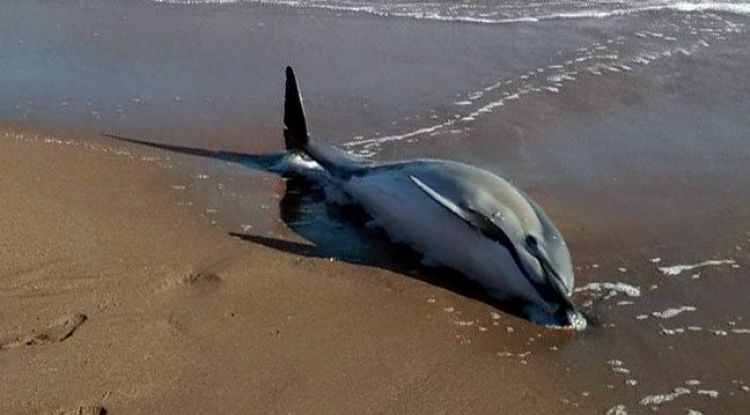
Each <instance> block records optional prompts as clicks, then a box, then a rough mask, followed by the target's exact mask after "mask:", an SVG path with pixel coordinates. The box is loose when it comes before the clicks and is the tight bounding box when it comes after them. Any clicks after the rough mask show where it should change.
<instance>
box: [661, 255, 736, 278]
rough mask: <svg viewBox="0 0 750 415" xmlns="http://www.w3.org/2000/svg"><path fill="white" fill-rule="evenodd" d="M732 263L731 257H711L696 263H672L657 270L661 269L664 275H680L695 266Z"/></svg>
mask: <svg viewBox="0 0 750 415" xmlns="http://www.w3.org/2000/svg"><path fill="white" fill-rule="evenodd" d="M734 263H735V261H734V260H733V259H711V260H708V261H703V262H700V263H698V264H690V265H672V266H670V267H659V271H661V273H662V274H664V275H680V274H682V273H683V272H685V271H690V270H692V269H696V268H701V267H707V266H716V265H731V264H734Z"/></svg>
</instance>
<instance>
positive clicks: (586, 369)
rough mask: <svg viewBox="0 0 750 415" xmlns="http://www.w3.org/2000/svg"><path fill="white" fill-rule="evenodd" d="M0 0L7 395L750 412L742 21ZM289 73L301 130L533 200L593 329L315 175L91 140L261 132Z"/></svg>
mask: <svg viewBox="0 0 750 415" xmlns="http://www.w3.org/2000/svg"><path fill="white" fill-rule="evenodd" d="M0 9H1V10H3V11H5V12H7V13H0V35H2V36H0V51H3V52H4V58H3V60H0V74H2V75H0V83H1V84H2V85H3V87H4V89H3V95H2V96H0V170H2V171H1V173H2V174H1V175H0V192H1V193H2V197H0V211H2V212H3V215H2V219H1V220H0V229H2V231H3V233H4V238H3V240H2V241H0V373H3V376H4V379H9V381H6V382H2V384H0V412H2V413H10V414H16V413H18V414H26V413H50V412H56V411H67V410H75V409H76V408H78V406H80V405H83V406H85V405H88V406H100V407H103V408H104V409H106V410H107V413H112V414H117V413H159V412H161V413H172V412H181V413H212V412H213V413H217V412H218V413H229V412H237V413H246V412H249V411H252V412H259V413H427V412H431V413H477V414H482V413H488V414H489V413H518V414H534V413H543V412H549V413H561V414H565V413H571V414H574V413H602V414H604V413H608V411H610V410H612V411H615V412H610V413H613V414H615V413H618V412H616V410H618V408H620V406H622V410H624V411H626V412H627V413H631V414H632V413H641V412H651V408H652V407H656V408H657V409H659V410H660V411H671V412H673V413H683V412H687V411H688V410H697V411H702V412H705V413H714V412H716V413H742V412H743V411H744V410H746V408H747V407H748V406H750V391H749V390H750V387H749V385H750V373H748V371H747V364H746V363H747V357H746V356H747V355H748V353H750V350H749V349H748V342H747V339H748V336H750V334H748V333H749V332H748V330H749V329H750V308H749V307H748V303H747V301H746V295H745V294H746V293H747V290H748V289H749V286H748V280H747V278H745V276H746V275H747V269H748V268H750V256H748V252H750V227H748V223H750V209H749V208H748V206H750V192H748V191H747V189H748V188H750V179H749V178H750V151H748V147H747V131H750V120H748V118H747V116H746V114H747V112H748V110H750V108H748V103H750V85H749V84H748V81H747V79H748V77H747V71H748V68H749V67H750V51H748V50H747V47H746V45H747V44H748V41H749V39H750V38H749V37H748V36H749V35H748V32H747V28H745V25H746V24H750V20H748V19H747V17H746V16H741V15H734V14H723V13H713V12H695V13H693V12H690V13H685V12H679V11H675V10H666V11H662V12H649V13H642V14H633V15H628V16H614V17H609V18H606V19H564V20H560V21H557V20H552V21H545V22H539V23H534V24H523V23H519V24H512V25H500V24H498V25H482V24H474V23H472V24H466V23H461V22H435V21H426V20H418V19H409V18H406V19H402V18H397V17H378V16H373V15H367V14H358V13H350V12H343V13H339V12H336V11H330V10H311V9H305V8H287V7H284V6H280V5H257V4H248V3H239V4H224V5H178V4H161V3H159V4H157V3H151V2H146V1H134V2H122V3H121V2H115V1H111V2H110V1H103V2H97V3H87V2H51V1H50V2H45V1H41V2H34V3H28V2H23V3H22V2H18V3H10V4H4V5H2V6H0ZM18 22H27V24H19V23H18ZM287 64H291V65H293V66H294V67H295V70H296V72H297V74H298V76H299V79H300V82H301V87H302V93H303V96H304V98H305V104H306V110H307V112H308V118H309V122H310V127H311V131H312V132H313V134H314V135H315V136H316V137H321V139H322V140H324V141H327V142H329V143H331V144H334V145H338V146H341V147H342V148H345V149H347V150H349V151H352V152H355V153H358V154H364V155H366V156H368V157H371V158H372V159H373V160H376V161H386V160H401V159H406V158H412V157H439V158H448V159H454V160H457V161H462V162H467V163H470V164H473V165H477V166H479V167H483V168H485V169H487V170H489V171H492V172H495V173H497V174H501V175H504V176H506V177H508V178H510V179H511V180H512V181H513V183H514V184H515V185H517V186H518V187H519V188H521V189H523V190H524V191H526V192H527V193H528V194H529V195H530V196H531V197H532V198H534V199H535V200H536V201H538V202H539V203H540V205H542V206H543V207H544V209H545V211H546V212H547V213H548V214H549V216H550V217H551V218H552V219H553V221H554V222H555V223H556V224H557V225H558V227H559V228H560V230H561V231H562V233H563V235H564V236H565V238H566V241H567V243H568V244H569V246H570V250H571V252H572V255H573V262H574V265H575V267H576V268H575V274H576V287H578V288H579V290H578V291H576V293H575V294H574V296H573V300H574V302H575V303H576V304H577V305H579V306H580V307H581V308H582V310H583V312H584V313H585V314H586V315H587V317H588V318H589V327H588V329H587V330H585V331H583V332H580V333H571V332H567V331H559V330H551V329H548V328H545V327H541V326H538V325H534V324H533V323H530V322H528V321H525V320H522V319H519V318H518V317H516V316H514V315H512V314H511V313H506V312H505V311H504V310H501V309H498V308H496V307H494V306H493V304H491V303H490V302H489V301H487V300H486V298H484V297H482V294H481V289H479V288H477V287H476V286H472V285H471V284H468V283H466V282H465V281H463V279H461V278H460V277H458V276H456V275H455V274H451V273H446V272H444V270H434V269H430V268H427V267H424V266H422V265H420V263H419V262H420V258H419V257H418V255H415V254H414V253H413V252H411V251H409V250H408V249H405V248H404V247H403V246H399V245H394V244H392V243H391V242H390V241H388V239H387V238H386V237H385V236H384V234H383V233H382V232H378V231H376V230H372V229H369V228H367V227H366V226H365V223H366V219H367V218H366V217H363V215H362V214H361V212H360V213H357V212H354V213H352V212H351V211H348V210H346V209H340V208H337V207H335V206H332V205H331V204H328V203H327V202H326V198H325V194H324V193H323V192H322V190H321V189H315V188H310V186H306V185H305V183H300V182H298V181H293V180H286V179H283V178H280V177H278V176H277V175H275V174H273V173H271V172H268V171H262V170H258V169H254V168H252V166H247V165H242V164H238V163H231V162H227V161H226V160H217V159H216V158H215V157H213V158H212V157H196V156H195V155H190V154H184V152H183V153H180V152H173V151H172V152H170V151H165V150H160V149H153V148H148V147H146V146H140V145H137V144H132V143H126V142H123V141H118V140H116V139H113V138H109V137H107V136H105V135H104V134H113V135H118V136H122V137H125V138H130V139H139V140H144V141H148V142H155V143H164V144H168V145H178V146H184V147H190V148H193V149H196V150H205V151H206V152H209V153H210V151H217V150H225V151H234V152H239V153H243V154H246V155H252V156H258V155H262V154H272V153H277V152H279V151H281V150H282V147H283V138H282V137H283V136H282V126H281V106H282V92H283V68H284V67H285V66H286V65H287ZM248 167H250V168H248ZM686 390H687V391H688V392H685V391H686Z"/></svg>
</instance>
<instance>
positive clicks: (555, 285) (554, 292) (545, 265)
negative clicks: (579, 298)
mask: <svg viewBox="0 0 750 415" xmlns="http://www.w3.org/2000/svg"><path fill="white" fill-rule="evenodd" d="M534 257H535V258H536V259H537V260H538V261H539V264H540V265H541V266H542V271H543V272H544V279H545V282H546V284H545V285H542V284H539V283H536V282H534V281H533V280H531V279H529V282H530V283H531V285H532V286H533V287H534V289H535V290H536V291H537V293H538V294H539V296H540V297H541V298H542V299H543V300H544V301H545V302H548V303H557V304H559V307H558V309H557V310H556V311H554V312H553V311H552V310H550V309H549V308H548V307H545V308H546V309H548V311H549V312H550V314H558V313H563V314H564V313H566V312H567V310H574V311H575V310H576V308H575V305H574V304H573V302H572V301H571V299H570V297H569V296H568V294H567V292H566V290H565V286H564V285H563V283H562V279H561V278H560V275H559V274H558V273H557V271H555V270H554V268H552V266H551V265H550V264H549V262H548V261H547V260H546V259H545V258H543V257H539V256H536V255H535V256H534ZM527 278H528V277H527ZM545 305H546V304H545Z"/></svg>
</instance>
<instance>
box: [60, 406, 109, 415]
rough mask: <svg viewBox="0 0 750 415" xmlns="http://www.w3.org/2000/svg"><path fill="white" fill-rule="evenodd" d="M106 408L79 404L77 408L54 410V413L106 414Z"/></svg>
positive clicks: (68, 414) (73, 414)
mask: <svg viewBox="0 0 750 415" xmlns="http://www.w3.org/2000/svg"><path fill="white" fill-rule="evenodd" d="M106 414H107V410H106V409H104V408H102V407H101V406H96V405H80V406H78V407H77V408H73V409H69V410H63V411H59V412H56V413H55V415H106Z"/></svg>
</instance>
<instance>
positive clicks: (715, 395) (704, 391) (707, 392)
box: [696, 389, 719, 399]
mask: <svg viewBox="0 0 750 415" xmlns="http://www.w3.org/2000/svg"><path fill="white" fill-rule="evenodd" d="M696 392H697V393H698V395H706V396H710V397H712V398H714V399H716V398H718V397H719V392H718V391H715V390H710V389H698V390H697V391H696Z"/></svg>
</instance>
